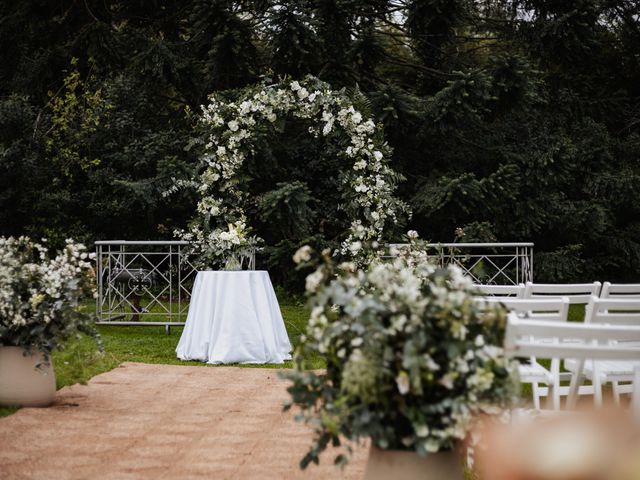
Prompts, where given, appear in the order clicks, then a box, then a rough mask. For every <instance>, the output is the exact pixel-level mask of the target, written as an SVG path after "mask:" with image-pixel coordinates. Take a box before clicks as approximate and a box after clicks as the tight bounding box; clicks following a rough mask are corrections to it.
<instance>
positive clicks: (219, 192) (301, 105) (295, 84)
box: [168, 77, 408, 266]
mask: <svg viewBox="0 0 640 480" xmlns="http://www.w3.org/2000/svg"><path fill="white" fill-rule="evenodd" d="M288 115H291V116H293V117H295V118H298V119H302V120H307V121H309V123H310V126H309V128H308V130H309V133H310V135H313V136H314V137H316V138H319V137H326V138H333V140H332V141H338V142H340V143H341V144H344V151H343V153H342V157H343V158H344V159H345V162H346V164H347V168H346V169H345V171H344V172H343V178H344V182H345V186H346V188H345V191H346V192H347V193H346V195H345V197H346V198H345V205H344V209H345V211H346V212H347V214H348V215H349V217H350V218H351V226H350V231H349V235H348V238H347V239H346V240H345V241H344V242H343V244H342V250H343V252H342V253H343V254H346V255H351V256H352V257H353V258H354V259H355V260H356V261H362V260H363V258H364V257H365V256H366V255H367V252H369V253H370V252H371V251H370V250H369V251H366V250H364V249H362V248H361V247H362V245H363V242H370V241H373V240H378V241H379V240H380V239H381V237H382V232H383V230H384V228H385V226H388V225H389V224H390V223H392V222H396V221H397V219H398V215H400V214H401V213H403V212H408V207H407V206H406V205H405V204H404V203H403V202H401V201H399V200H398V199H397V198H395V197H394V196H393V192H394V190H395V185H396V183H397V181H398V179H399V175H398V174H397V173H395V172H394V171H393V170H392V169H391V168H390V167H389V165H388V158H389V157H390V155H391V150H390V148H389V146H388V145H387V144H386V143H385V142H384V139H383V135H382V130H381V128H380V126H377V125H376V124H375V123H374V122H373V120H371V119H367V118H363V115H362V114H361V113H360V112H358V111H357V110H356V109H355V108H354V106H353V104H352V102H351V100H350V99H349V97H348V96H347V95H346V94H345V93H344V92H343V91H334V90H331V88H330V86H329V85H328V84H326V83H324V82H322V81H320V80H318V79H317V78H314V77H308V78H306V79H305V80H303V81H283V82H281V83H279V84H276V85H270V86H259V87H257V88H256V87H252V88H248V89H246V90H245V91H243V92H242V93H241V95H240V98H239V99H237V100H236V101H228V99H226V98H224V97H222V96H211V97H210V103H209V104H208V105H206V106H203V107H202V116H201V118H200V124H201V127H203V129H204V131H205V132H206V138H205V139H204V143H205V145H204V146H205V149H204V151H205V153H204V156H203V158H202V168H201V170H200V171H199V174H198V175H197V177H196V178H195V179H193V180H192V181H188V182H176V185H175V186H174V188H172V189H170V191H169V192H168V193H171V192H172V191H175V190H177V189H178V188H180V187H181V186H189V187H194V188H195V189H196V191H197V193H198V195H199V201H198V205H197V212H196V215H195V217H194V218H193V220H192V222H191V223H190V225H189V229H188V230H187V231H177V232H176V235H177V236H179V237H180V238H182V239H183V240H186V241H189V242H190V243H191V244H192V245H193V246H194V252H195V253H197V255H198V256H199V258H200V259H201V262H200V263H201V264H204V265H208V266H213V265H221V264H223V263H224V262H225V261H226V260H227V259H228V257H229V256H232V255H234V254H237V251H238V250H240V249H245V250H246V249H247V248H248V247H253V246H255V245H257V244H259V243H260V239H259V238H257V237H255V236H254V235H253V232H252V229H251V227H250V226H249V225H248V224H247V219H246V215H245V208H244V205H245V204H246V203H247V197H248V194H247V192H246V191H244V190H243V181H244V177H243V174H242V170H241V169H242V165H243V163H244V162H245V160H246V158H247V157H248V156H250V155H252V154H253V153H254V150H255V145H256V137H259V136H260V135H264V132H265V131H268V130H269V129H274V128H275V127H274V126H275V125H276V122H277V120H278V119H282V118H283V117H286V116H288ZM336 139H337V140H336Z"/></svg>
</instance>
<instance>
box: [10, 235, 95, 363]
mask: <svg viewBox="0 0 640 480" xmlns="http://www.w3.org/2000/svg"><path fill="white" fill-rule="evenodd" d="M92 258H93V254H90V253H87V249H86V247H85V246H84V245H82V244H79V243H74V242H73V241H72V240H67V241H66V245H65V247H64V248H63V249H62V250H61V251H60V252H58V253H57V255H55V256H50V255H49V253H48V249H47V248H46V247H45V246H44V245H42V244H40V243H35V242H33V241H31V240H30V239H29V238H27V237H19V238H13V237H9V238H5V237H0V346H15V347H23V348H25V349H26V350H33V351H40V352H42V353H44V355H45V359H48V356H49V355H50V354H51V352H52V351H53V350H54V349H56V348H57V347H58V346H59V345H60V344H61V342H63V341H64V340H65V339H67V338H69V337H70V336H71V335H73V334H74V333H77V332H78V331H83V332H86V333H89V334H91V335H93V336H96V335H97V333H96V332H95V331H94V330H93V329H92V328H91V327H90V326H89V321H90V320H91V319H90V316H89V315H87V314H85V313H83V312H82V311H81V310H80V302H81V301H82V300H84V299H86V298H92V297H93V296H94V294H95V273H94V270H93V267H92V265H91V262H90V260H91V259H92Z"/></svg>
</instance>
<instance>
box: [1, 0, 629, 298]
mask: <svg viewBox="0 0 640 480" xmlns="http://www.w3.org/2000/svg"><path fill="white" fill-rule="evenodd" d="M638 13H639V12H638V4H637V2H634V1H629V0H610V1H606V2H603V1H601V0H576V1H570V2H550V1H548V0H495V1H491V2H486V1H480V0H471V1H470V0H453V1H445V0H406V1H402V2H397V1H395V0H393V1H392V0H377V1H375V2H367V1H364V0H313V1H292V2H284V3H282V2H276V1H273V0H259V1H258V0H246V1H242V2H239V1H233V0H186V1H179V2H178V1H169V2H157V1H152V2H149V1H142V0H133V1H127V2H123V1H122V0H104V1H103V0H101V1H97V0H87V1H85V2H75V1H72V0H61V1H58V2H46V1H44V0H23V1H20V2H2V3H0V18H1V19H2V22H0V51H2V58H3V61H2V64H1V65H0V234H4V235H7V234H29V235H32V236H35V237H40V236H47V237H49V238H50V240H51V241H52V243H53V244H56V242H58V243H59V242H61V241H62V240H63V239H64V238H66V237H69V236H73V237H75V238H77V239H79V240H83V241H86V242H91V241H94V240H98V239H130V240H134V239H167V238H170V237H171V236H172V231H173V229H174V228H176V227H183V226H185V225H186V223H187V221H188V219H189V217H190V216H191V215H192V213H193V211H194V198H193V196H192V194H190V193H189V192H188V191H181V192H179V193H178V194H176V195H174V196H171V197H164V196H163V195H162V193H163V192H164V191H165V190H166V189H167V188H168V187H169V186H171V185H173V184H174V178H188V177H189V176H190V173H191V172H192V170H193V168H194V165H195V164H196V160H197V158H198V155H199V149H200V146H201V145H202V140H203V139H202V138H200V137H199V136H198V134H197V130H196V129H194V123H193V118H194V116H193V115H190V114H189V112H191V113H194V112H198V110H199V106H200V105H201V104H203V103H205V102H206V99H207V95H208V94H209V93H211V92H214V91H216V92H225V94H228V95H229V96H230V97H233V92H234V91H237V89H239V88H242V87H245V86H247V85H251V84H254V83H256V82H259V81H264V82H274V81H276V80H277V79H279V78H282V77H285V76H289V77H301V76H304V75H306V74H313V75H316V76H318V77H319V78H321V79H322V80H325V81H328V82H330V83H331V84H332V86H333V87H334V88H336V89H340V88H345V89H346V91H347V92H348V93H349V95H350V96H351V97H352V98H353V99H354V102H355V104H356V106H357V107H358V108H360V109H361V110H363V112H364V113H365V114H370V115H372V116H373V117H374V118H375V119H376V121H378V122H382V123H383V124H384V127H385V138H386V140H387V141H388V143H389V145H390V146H391V147H392V148H393V149H394V151H395V153H394V156H393V159H392V166H393V168H394V169H395V170H396V171H398V172H400V173H401V174H403V175H404V176H405V177H406V182H404V184H402V185H401V189H400V192H399V194H400V196H401V197H402V198H403V199H404V200H406V201H407V202H409V203H410V204H411V206H412V208H413V211H414V216H413V219H412V220H411V222H410V223H409V224H407V225H399V226H398V227H404V228H406V229H409V228H411V229H416V230H418V231H419V232H420V233H421V234H422V236H423V237H424V238H426V239H429V240H432V241H435V242H446V241H451V240H453V239H454V232H455V230H456V229H458V228H461V229H462V230H461V231H462V232H463V233H464V235H462V236H461V237H459V238H460V240H463V241H464V240H469V241H483V240H498V241H533V242H535V244H536V257H537V258H536V259H535V262H534V264H535V267H536V271H535V277H536V280H538V281H557V282H565V281H578V280H585V281H593V280H610V281H634V280H635V281H637V280H638V278H637V272H638V271H640V216H639V215H640V197H639V196H638V195H637V191H638V188H639V186H640V59H639V58H638V55H637V52H638V51H640V15H638ZM306 127H307V126H306V125H305V124H304V122H301V121H299V120H296V119H294V118H288V119H283V122H282V124H281V125H280V126H279V128H278V131H277V132H275V133H273V132H272V133H269V135H267V137H265V139H264V141H263V142H261V143H260V145H262V146H261V148H259V149H257V150H256V151H255V152H254V154H253V156H252V157H251V158H250V159H249V161H248V162H247V168H246V171H245V174H246V176H247V179H248V184H249V189H250V193H251V194H252V196H253V199H254V205H252V206H251V209H250V210H251V211H250V214H251V218H250V220H251V222H252V223H253V224H254V226H255V227H256V228H257V230H258V234H259V235H260V236H262V237H264V238H265V239H267V248H266V251H265V252H264V254H263V255H262V256H261V257H260V258H259V262H260V263H261V266H262V267H267V268H269V270H270V271H271V272H272V274H273V279H274V282H275V283H278V284H281V285H283V286H284V287H286V288H287V289H288V290H294V291H298V292H299V291H300V289H301V287H300V285H301V284H302V282H301V279H302V275H303V272H293V270H292V264H291V261H290V258H291V255H292V253H293V251H295V249H296V247H297V246H299V245H300V244H301V243H305V242H312V243H316V244H318V245H321V244H322V242H327V238H326V236H325V233H324V232H325V231H330V232H336V231H340V229H341V228H344V227H345V226H346V222H345V219H344V216H342V215H340V214H338V213H337V207H338V205H337V204H338V203H339V202H338V200H337V199H336V195H335V191H336V190H335V185H336V182H337V181H339V178H336V177H337V175H336V173H337V172H338V171H339V169H340V168H342V166H341V165H340V160H339V159H338V157H337V156H336V152H337V151H338V149H340V148H341V146H340V145H338V144H336V143H334V142H332V141H330V140H327V141H319V140H316V139H313V138H312V137H311V135H309V134H308V133H307V132H306ZM389 237H390V238H389V240H399V238H396V237H397V233H396V232H389ZM327 246H331V245H327Z"/></svg>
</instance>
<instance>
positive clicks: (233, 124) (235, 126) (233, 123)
mask: <svg viewBox="0 0 640 480" xmlns="http://www.w3.org/2000/svg"><path fill="white" fill-rule="evenodd" d="M227 126H228V127H229V130H231V131H232V132H235V131H237V130H238V128H240V126H239V125H238V122H236V121H235V120H231V121H230V122H229V123H227Z"/></svg>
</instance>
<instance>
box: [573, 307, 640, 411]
mask: <svg viewBox="0 0 640 480" xmlns="http://www.w3.org/2000/svg"><path fill="white" fill-rule="evenodd" d="M584 321H585V323H586V324H600V325H620V326H633V327H640V298H636V299H633V298H625V299H621V298H604V299H603V298H598V297H595V296H593V297H591V299H590V301H589V304H588V305H587V308H586V310H585V319H584ZM626 346H634V347H640V345H629V344H627V345H626ZM576 363H577V362H576V361H565V368H566V369H567V370H569V371H574V370H575V369H576ZM635 367H640V355H638V357H637V358H636V359H633V360H631V361H620V360H603V361H588V362H586V363H585V365H584V368H583V375H584V376H585V377H586V378H587V379H588V380H590V381H591V382H592V383H593V389H594V398H595V401H596V403H597V404H601V403H602V386H603V385H605V384H607V383H611V384H612V392H613V399H614V402H615V403H616V404H619V403H620V394H621V393H631V390H630V389H629V386H625V385H620V382H632V381H633V375H634V369H635Z"/></svg>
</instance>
